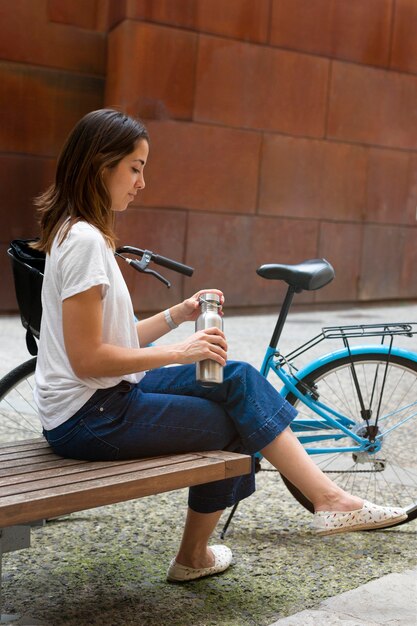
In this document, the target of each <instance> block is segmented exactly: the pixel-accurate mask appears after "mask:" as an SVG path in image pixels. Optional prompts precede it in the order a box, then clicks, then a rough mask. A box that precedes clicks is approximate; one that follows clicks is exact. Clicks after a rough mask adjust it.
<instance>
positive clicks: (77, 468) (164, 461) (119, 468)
mask: <svg viewBox="0 0 417 626" xmlns="http://www.w3.org/2000/svg"><path fill="white" fill-rule="evenodd" d="M64 460H65V459H60V458H58V459H57V460H56V461H55V465H54V466H52V467H51V468H50V469H49V470H45V469H44V470H39V471H35V472H29V473H25V474H19V475H17V476H7V477H4V478H0V498H2V497H4V496H8V495H13V494H16V495H17V494H19V493H25V492H28V491H37V490H39V489H49V488H51V487H57V486H59V485H66V484H71V483H74V482H84V481H86V480H93V479H95V478H104V477H106V476H119V475H123V474H126V473H129V472H136V471H144V470H146V469H151V468H154V467H168V466H169V465H174V464H176V463H178V462H180V463H184V461H195V460H199V456H198V454H194V453H193V454H188V455H185V454H184V455H181V458H180V459H178V456H177V455H173V456H171V457H168V456H167V457H153V458H151V459H139V460H138V459H136V460H128V461H101V462H97V461H95V462H93V461H90V462H89V461H78V462H76V463H75V464H73V465H69V466H68V465H67V464H66V465H63V464H62V461H64ZM51 469H52V470H53V471H51Z"/></svg>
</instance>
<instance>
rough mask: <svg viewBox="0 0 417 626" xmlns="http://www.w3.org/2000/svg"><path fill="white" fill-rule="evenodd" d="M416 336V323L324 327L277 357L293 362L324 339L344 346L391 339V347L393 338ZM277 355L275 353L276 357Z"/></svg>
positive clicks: (382, 341)
mask: <svg viewBox="0 0 417 626" xmlns="http://www.w3.org/2000/svg"><path fill="white" fill-rule="evenodd" d="M416 334H417V322H402V323H388V322H387V323H385V324H358V325H355V326H325V327H323V328H322V329H321V333H320V334H319V335H316V336H315V337H313V338H312V339H309V340H308V341H307V342H306V343H304V344H303V345H301V346H298V348H296V349H295V350H293V351H292V352H290V353H289V354H287V355H285V357H283V355H279V356H280V358H281V359H282V360H284V361H286V362H287V363H289V362H291V361H293V360H294V359H296V358H297V357H299V356H300V355H301V354H303V353H304V352H307V350H310V349H311V348H314V346H316V345H317V344H319V343H321V342H322V341H324V340H325V339H342V341H343V343H344V345H345V346H349V341H348V340H349V339H353V338H355V337H381V344H383V343H384V340H385V337H390V338H391V345H392V342H393V340H394V336H396V335H402V336H403V337H412V336H413V335H416ZM278 354H279V353H276V356H278Z"/></svg>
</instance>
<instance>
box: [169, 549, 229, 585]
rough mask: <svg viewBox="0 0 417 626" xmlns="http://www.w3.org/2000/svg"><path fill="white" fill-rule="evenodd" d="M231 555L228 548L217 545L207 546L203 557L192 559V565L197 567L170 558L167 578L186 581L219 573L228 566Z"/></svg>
mask: <svg viewBox="0 0 417 626" xmlns="http://www.w3.org/2000/svg"><path fill="white" fill-rule="evenodd" d="M232 556H233V555H232V551H231V550H230V548H228V547H227V546H223V545H219V546H211V547H210V548H208V550H207V552H206V554H205V556H204V557H199V558H198V559H197V560H195V559H193V560H192V565H198V567H190V566H189V565H182V564H181V563H178V561H177V560H176V559H172V561H171V563H170V565H169V568H168V572H167V580H169V581H170V582H187V581H188V580H196V579H197V578H204V577H205V576H213V574H220V572H224V570H226V569H227V568H228V567H229V565H230V564H231V562H232ZM197 561H198V562H197Z"/></svg>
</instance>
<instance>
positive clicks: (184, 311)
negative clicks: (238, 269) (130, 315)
mask: <svg viewBox="0 0 417 626" xmlns="http://www.w3.org/2000/svg"><path fill="white" fill-rule="evenodd" d="M203 293H217V294H218V295H219V296H220V298H221V303H222V304H223V302H224V296H223V293H222V292H221V291H219V290H218V289H200V291H197V293H195V294H194V295H193V296H191V298H187V299H186V300H184V301H183V302H180V303H179V304H176V305H175V306H172V307H171V308H170V309H169V312H170V315H171V319H172V321H173V322H174V323H175V324H177V326H179V325H180V324H182V323H183V322H193V321H195V320H196V319H197V317H198V315H199V313H200V309H199V298H200V296H201V295H202V294H203ZM136 328H137V332H138V337H139V343H140V345H141V346H147V345H148V344H150V343H152V342H153V341H156V339H159V338H160V337H162V336H163V335H166V334H167V333H168V332H169V331H170V330H172V329H171V328H170V327H169V326H168V323H167V321H166V319H165V315H164V313H163V312H162V313H157V314H156V315H153V316H152V317H148V318H147V319H145V320H141V321H140V322H138V323H137V324H136Z"/></svg>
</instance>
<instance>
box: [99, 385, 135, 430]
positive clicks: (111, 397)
mask: <svg viewBox="0 0 417 626" xmlns="http://www.w3.org/2000/svg"><path fill="white" fill-rule="evenodd" d="M131 389H132V385H131V384H130V383H129V382H128V381H127V380H122V382H121V383H119V384H118V385H116V387H113V388H112V389H111V390H102V391H101V390H100V391H99V392H98V394H100V395H99V396H98V398H97V400H96V402H95V403H94V406H93V407H92V409H93V412H95V411H98V412H99V413H100V415H101V417H102V418H103V419H105V420H107V421H109V422H111V421H113V420H114V419H116V418H117V415H118V413H119V410H118V409H119V408H120V407H121V406H122V405H123V404H124V399H125V398H126V397H127V395H126V394H128V393H129V391H130V390H131ZM100 396H102V397H100Z"/></svg>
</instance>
